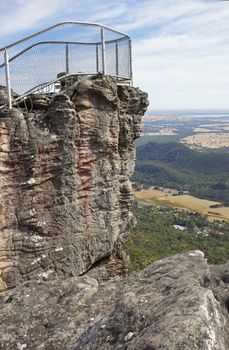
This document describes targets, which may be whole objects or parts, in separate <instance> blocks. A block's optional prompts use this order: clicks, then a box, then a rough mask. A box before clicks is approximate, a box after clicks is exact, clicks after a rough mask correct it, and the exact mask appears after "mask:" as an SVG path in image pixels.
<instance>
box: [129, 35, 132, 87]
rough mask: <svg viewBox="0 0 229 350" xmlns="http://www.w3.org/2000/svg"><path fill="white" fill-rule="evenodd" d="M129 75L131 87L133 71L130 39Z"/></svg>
mask: <svg viewBox="0 0 229 350" xmlns="http://www.w3.org/2000/svg"><path fill="white" fill-rule="evenodd" d="M129 60H130V61H129V65H130V67H129V74H130V83H131V85H133V70H132V63H133V62H132V45H131V39H129Z"/></svg>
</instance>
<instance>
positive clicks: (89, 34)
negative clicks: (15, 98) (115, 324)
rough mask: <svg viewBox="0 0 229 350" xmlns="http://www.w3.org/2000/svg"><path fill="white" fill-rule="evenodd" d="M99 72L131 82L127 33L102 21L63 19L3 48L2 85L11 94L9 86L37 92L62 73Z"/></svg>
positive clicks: (0, 59) (0, 55) (18, 90)
mask: <svg viewBox="0 0 229 350" xmlns="http://www.w3.org/2000/svg"><path fill="white" fill-rule="evenodd" d="M98 72H102V73H104V74H108V75H112V76H115V77H116V78H117V79H125V80H127V81H131V79H132V71H131V42H130V38H129V36H128V35H126V34H124V33H121V32H119V31H117V30H115V29H112V28H108V27H106V26H103V25H100V24H94V23H81V22H64V23H59V24H57V25H55V26H52V27H49V28H47V29H45V30H43V31H40V32H38V33H36V34H33V35H31V36H29V37H27V38H25V39H22V40H20V41H18V42H16V43H14V44H11V45H8V46H7V47H4V48H2V49H0V85H2V86H6V87H7V88H8V95H9V94H10V91H11V90H10V88H12V89H13V90H14V91H15V92H16V93H17V94H19V95H23V96H24V95H26V94H27V93H28V92H29V91H33V92H35V91H36V90H38V89H39V88H40V87H41V86H45V85H47V84H49V83H50V82H52V81H54V80H55V79H57V75H58V74H59V73H63V74H66V75H67V74H77V73H80V74H96V73H98ZM8 98H9V99H10V98H11V96H8ZM10 104H11V102H10V101H9V105H10Z"/></svg>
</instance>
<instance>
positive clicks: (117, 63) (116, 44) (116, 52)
mask: <svg viewBox="0 0 229 350" xmlns="http://www.w3.org/2000/svg"><path fill="white" fill-rule="evenodd" d="M115 57H116V75H117V76H118V65H119V62H118V43H117V42H116V43H115Z"/></svg>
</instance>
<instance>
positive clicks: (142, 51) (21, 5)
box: [0, 0, 229, 110]
mask: <svg viewBox="0 0 229 350" xmlns="http://www.w3.org/2000/svg"><path fill="white" fill-rule="evenodd" d="M67 20H75V21H86V22H96V23H102V24H105V25H107V26H111V27H113V28H116V29H119V30H121V31H123V32H125V33H128V34H129V35H130V36H131V39H132V45H133V74H134V85H135V86H139V87H140V88H141V89H142V90H144V91H146V92H147V93H148V95H149V100H150V109H151V110H158V109H162V110H163V109H164V110H172V109H226V110H229V1H228V0H226V1H223V0H141V1H140V0H112V1H110V2H109V1H107V0H97V1H95V0H84V1H83V2H81V1H77V0H48V1H47V0H30V1H28V0H11V1H9V0H0V24H1V31H0V47H3V46H5V45H6V44H9V43H11V42H14V41H16V40H19V39H21V38H23V37H24V36H26V35H29V34H31V33H34V32H36V31H38V30H41V29H43V28H46V27H48V26H50V25H53V24H55V23H58V22H62V21H67Z"/></svg>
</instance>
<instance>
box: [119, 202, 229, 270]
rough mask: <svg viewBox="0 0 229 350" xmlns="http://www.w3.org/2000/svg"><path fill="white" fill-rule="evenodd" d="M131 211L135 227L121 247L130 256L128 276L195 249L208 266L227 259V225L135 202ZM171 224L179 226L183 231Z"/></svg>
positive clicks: (228, 233) (228, 237) (228, 240)
mask: <svg viewBox="0 0 229 350" xmlns="http://www.w3.org/2000/svg"><path fill="white" fill-rule="evenodd" d="M133 212H134V215H135V216H136V218H137V220H138V224H137V226H136V227H135V228H134V230H133V231H132V232H131V233H130V235H129V237H128V240H127V241H126V243H125V245H124V249H125V251H126V253H127V254H128V255H129V256H130V270H129V271H130V273H131V272H134V271H139V270H141V269H143V268H144V267H146V266H147V265H149V264H151V263H153V262H154V261H156V260H159V259H162V258H164V257H166V256H169V255H173V254H178V253H182V252H187V251H190V250H195V249H199V250H202V251H203V252H204V253H205V255H206V257H207V259H208V261H209V262H210V263H216V264H218V263H223V262H225V261H227V260H228V259H229V223H224V222H218V221H215V222H212V223H210V222H209V221H208V220H207V218H205V217H204V216H202V215H200V214H199V213H191V212H186V211H183V210H177V209H173V208H168V207H159V206H152V207H140V206H138V204H137V202H135V204H134V208H133ZM173 225H180V226H181V227H182V228H183V231H182V230H181V229H179V228H175V227H174V226H173ZM181 227H180V228H181Z"/></svg>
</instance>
